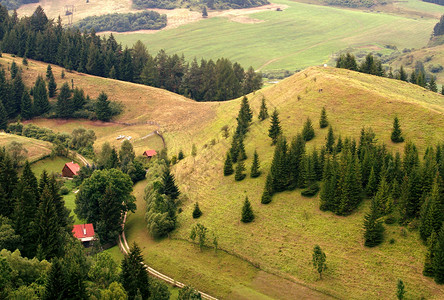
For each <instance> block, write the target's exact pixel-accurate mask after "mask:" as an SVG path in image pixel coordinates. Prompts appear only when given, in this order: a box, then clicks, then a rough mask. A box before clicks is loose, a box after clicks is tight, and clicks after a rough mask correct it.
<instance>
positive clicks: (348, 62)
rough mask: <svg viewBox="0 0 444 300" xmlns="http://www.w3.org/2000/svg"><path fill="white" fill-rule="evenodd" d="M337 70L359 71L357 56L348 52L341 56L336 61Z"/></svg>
mask: <svg viewBox="0 0 444 300" xmlns="http://www.w3.org/2000/svg"><path fill="white" fill-rule="evenodd" d="M336 68H342V69H349V70H353V71H357V70H358V65H357V63H356V59H355V56H354V55H353V54H350V53H348V52H347V54H341V56H339V58H338V60H337V61H336Z"/></svg>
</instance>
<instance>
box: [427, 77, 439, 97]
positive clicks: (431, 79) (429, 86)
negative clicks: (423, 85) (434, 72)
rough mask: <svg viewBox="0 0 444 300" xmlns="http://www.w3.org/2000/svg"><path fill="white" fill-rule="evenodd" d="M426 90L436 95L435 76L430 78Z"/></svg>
mask: <svg viewBox="0 0 444 300" xmlns="http://www.w3.org/2000/svg"><path fill="white" fill-rule="evenodd" d="M428 88H429V90H431V91H432V92H435V93H437V92H438V86H437V85H436V80H435V76H432V77H431V78H430V82H429V84H428Z"/></svg>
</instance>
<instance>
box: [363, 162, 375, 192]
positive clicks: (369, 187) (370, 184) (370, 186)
mask: <svg viewBox="0 0 444 300" xmlns="http://www.w3.org/2000/svg"><path fill="white" fill-rule="evenodd" d="M377 190H378V177H377V176H376V174H375V168H373V167H372V170H371V171H370V177H369V178H368V182H367V186H366V187H365V193H366V194H367V196H369V197H373V196H374V195H375V194H376V192H377Z"/></svg>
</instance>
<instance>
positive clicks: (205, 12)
mask: <svg viewBox="0 0 444 300" xmlns="http://www.w3.org/2000/svg"><path fill="white" fill-rule="evenodd" d="M202 17H203V18H207V17H208V12H207V7H206V6H204V7H203V9H202Z"/></svg>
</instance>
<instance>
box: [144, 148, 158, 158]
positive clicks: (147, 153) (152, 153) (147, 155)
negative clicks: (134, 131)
mask: <svg viewBox="0 0 444 300" xmlns="http://www.w3.org/2000/svg"><path fill="white" fill-rule="evenodd" d="M156 154H157V152H156V150H151V149H150V150H146V151H145V152H143V155H144V156H146V157H148V158H151V157H153V156H154V155H156Z"/></svg>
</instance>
